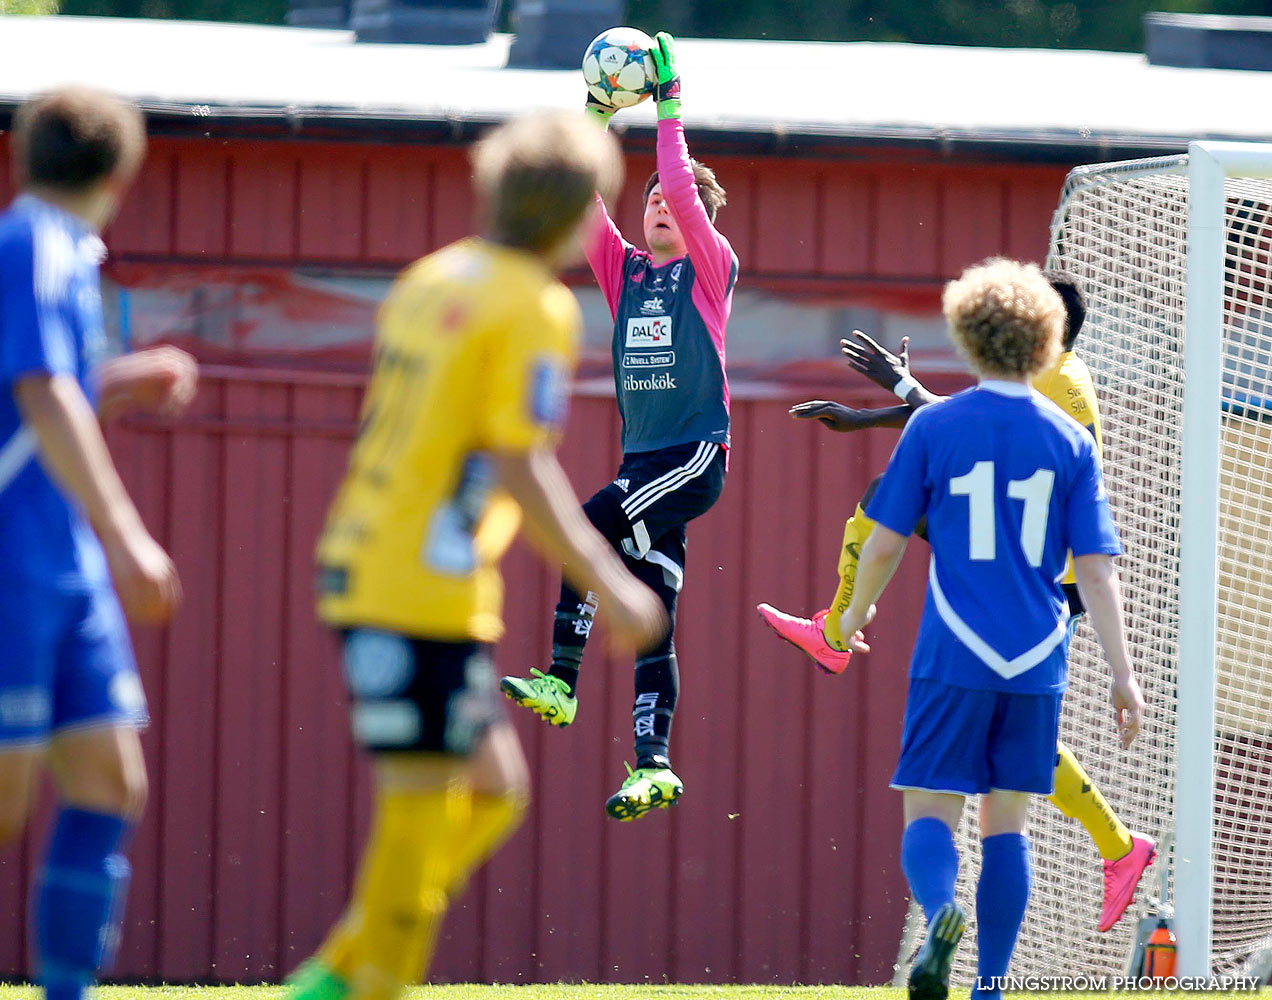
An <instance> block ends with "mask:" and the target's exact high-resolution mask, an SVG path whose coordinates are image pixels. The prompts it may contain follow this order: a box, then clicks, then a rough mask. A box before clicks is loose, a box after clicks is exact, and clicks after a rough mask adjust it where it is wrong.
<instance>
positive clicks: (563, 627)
mask: <svg viewBox="0 0 1272 1000" xmlns="http://www.w3.org/2000/svg"><path fill="white" fill-rule="evenodd" d="M595 619H596V594H594V593H593V592H592V591H590V590H589V591H588V592H587V596H586V597H580V596H579V594H578V593H577V592H576V591H575V590H574V589H573V588H571V587H570V586H569V585H568V584H564V583H563V584H562V585H561V600H560V603H558V604H557V608H556V615H555V617H554V618H553V623H552V666H551V667H550V668H549V670H548V673H549V674H551V675H552V676H553V677H559V678H561V680H563V681H565V683H566V684H567V685H569V688H570V694H574V689H575V688H576V687H577V686H578V683H579V668H580V667H581V666H582V665H583V649H584V647H585V646H586V645H587V639H588V636H589V635H591V634H592V623H593V622H594V621H595Z"/></svg>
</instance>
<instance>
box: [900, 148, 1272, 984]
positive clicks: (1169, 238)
mask: <svg viewBox="0 0 1272 1000" xmlns="http://www.w3.org/2000/svg"><path fill="white" fill-rule="evenodd" d="M1048 265H1049V266H1051V267H1055V268H1058V269H1061V270H1064V271H1068V272H1069V273H1071V274H1073V275H1074V277H1075V278H1077V280H1078V282H1079V283H1080V284H1081V286H1082V289H1083V291H1084V293H1085V295H1086V299H1087V307H1088V314H1087V322H1086V326H1085V327H1084V330H1083V333H1082V337H1081V339H1080V340H1079V341H1078V345H1077V351H1078V353H1079V355H1080V356H1081V357H1082V358H1083V359H1084V360H1085V361H1086V362H1087V364H1088V365H1089V366H1090V368H1091V371H1092V375H1093V377H1094V380H1095V385H1096V391H1097V394H1098V396H1099V401H1100V408H1101V414H1102V417H1103V431H1104V468H1105V477H1106V480H1107V484H1108V491H1109V498H1110V504H1111V506H1112V508H1113V513H1114V518H1115V520H1116V521H1117V524H1118V528H1119V531H1120V532H1121V534H1122V541H1123V545H1124V547H1125V554H1124V555H1123V556H1122V557H1121V559H1119V561H1118V567H1119V573H1120V575H1121V578H1122V588H1123V595H1124V599H1125V603H1126V608H1127V633H1128V644H1129V645H1130V649H1131V655H1132V659H1133V662H1134V664H1135V667H1136V669H1137V672H1138V673H1139V674H1140V679H1141V684H1142V685H1143V687H1144V690H1145V697H1146V699H1147V701H1148V704H1149V715H1148V718H1147V721H1146V725H1145V728H1144V732H1143V733H1142V734H1141V736H1140V738H1139V740H1137V742H1136V745H1135V746H1134V747H1132V748H1131V750H1129V751H1124V750H1122V748H1121V747H1120V744H1119V742H1118V739H1117V734H1116V731H1115V730H1114V726H1113V716H1112V708H1111V706H1110V705H1109V701H1108V685H1109V674H1108V668H1107V665H1106V664H1105V661H1104V657H1103V654H1102V652H1101V650H1100V647H1099V644H1098V642H1097V641H1096V639H1095V636H1094V633H1093V632H1092V630H1091V629H1090V627H1089V626H1088V625H1085V624H1084V625H1082V626H1080V628H1079V630H1078V632H1077V634H1076V635H1075V637H1074V640H1073V643H1072V645H1071V648H1070V688H1069V693H1068V695H1067V696H1066V699H1065V711H1064V718H1063V720H1062V725H1061V739H1062V740H1063V741H1064V742H1065V743H1066V744H1068V745H1069V747H1070V748H1071V749H1072V750H1073V752H1074V754H1075V756H1076V757H1077V759H1078V761H1079V762H1080V763H1081V764H1082V765H1083V766H1084V767H1085V768H1086V769H1087V771H1088V772H1089V773H1090V775H1091V777H1092V780H1093V781H1094V782H1095V784H1096V785H1097V786H1098V787H1099V788H1100V789H1101V790H1102V791H1103V792H1104V794H1105V797H1106V798H1107V799H1108V800H1109V802H1110V804H1111V805H1112V807H1113V809H1114V810H1115V811H1116V812H1117V813H1118V814H1119V816H1120V817H1121V818H1122V819H1123V821H1124V822H1125V823H1126V824H1127V825H1128V826H1129V827H1130V828H1131V829H1132V830H1134V831H1137V832H1140V833H1143V834H1145V835H1148V836H1151V837H1153V838H1155V839H1156V840H1157V842H1158V843H1159V844H1169V843H1172V842H1173V846H1172V847H1171V848H1170V849H1169V850H1163V851H1162V852H1161V853H1160V854H1159V857H1158V859H1157V861H1156V863H1155V864H1154V866H1153V867H1152V868H1151V869H1150V870H1149V873H1148V874H1147V875H1146V876H1145V877H1144V879H1143V880H1142V882H1141V883H1140V886H1139V889H1138V891H1137V895H1136V903H1135V904H1134V905H1133V906H1132V908H1131V909H1130V911H1128V913H1127V915H1126V916H1125V917H1124V918H1123V920H1122V921H1121V923H1119V924H1118V925H1117V926H1116V927H1115V928H1114V929H1113V930H1112V931H1111V932H1109V933H1107V934H1101V933H1099V932H1098V931H1097V930H1096V928H1095V923H1096V917H1097V915H1098V913H1099V909H1100V901H1101V895H1102V888H1103V885H1102V880H1101V865H1100V858H1099V856H1098V854H1097V852H1096V851H1095V849H1094V846H1093V844H1092V842H1091V839H1090V838H1089V836H1088V835H1087V834H1086V832H1085V831H1084V830H1082V828H1081V827H1080V826H1079V825H1078V824H1077V823H1076V822H1075V821H1074V820H1072V819H1069V818H1067V817H1065V816H1063V815H1062V814H1061V813H1060V812H1059V810H1058V809H1056V808H1055V807H1053V806H1052V805H1050V804H1048V803H1045V802H1042V801H1038V802H1037V803H1036V804H1035V805H1034V807H1033V809H1032V811H1031V817H1030V827H1031V831H1032V834H1033V843H1034V853H1035V878H1034V892H1033V898H1032V900H1031V903H1030V908H1029V913H1028V915H1027V917H1026V921H1025V926H1024V928H1023V930H1022V933H1021V937H1020V941H1019V944H1018V946H1017V950H1016V957H1015V959H1014V960H1013V963H1012V972H1013V974H1021V975H1055V976H1066V975H1068V976H1072V975H1087V976H1092V977H1098V976H1119V975H1123V974H1124V973H1125V971H1126V961H1127V957H1128V955H1129V954H1130V951H1131V949H1132V946H1133V938H1134V933H1135V929H1136V925H1137V923H1138V920H1139V918H1140V917H1141V916H1143V915H1145V914H1146V913H1149V912H1154V911H1156V910H1158V908H1159V907H1160V910H1161V912H1162V913H1173V916H1174V921H1175V924H1174V925H1175V932H1176V935H1177V938H1178V944H1179V964H1178V972H1179V974H1180V975H1186V976H1204V975H1208V974H1212V973H1213V974H1231V973H1237V972H1241V971H1243V970H1245V969H1248V968H1249V965H1250V962H1251V959H1252V956H1255V955H1256V954H1257V953H1260V952H1263V953H1264V954H1265V955H1267V956H1272V143H1269V144H1263V143H1221V142H1198V143H1193V144H1191V145H1190V147H1189V152H1188V154H1187V155H1181V156H1172V157H1160V158H1155V159H1147V160H1135V161H1128V162H1122V163H1107V164H1094V165H1091V166H1085V167H1079V168H1077V169H1075V170H1073V171H1071V172H1070V174H1069V176H1068V178H1067V180H1066V182H1065V185H1064V188H1063V191H1062V193H1061V197H1060V203H1059V207H1058V209H1057V211H1056V213H1055V217H1054V220H1053V224H1052V232H1051V244H1050V252H1049V255H1048ZM972 813H973V810H970V809H969V810H967V815H965V817H964V821H963V825H962V827H961V828H960V831H959V837H958V841H959V850H960V854H961V856H962V858H963V864H962V866H961V871H960V881H959V896H960V901H961V902H962V903H963V904H964V905H965V906H966V907H967V908H968V910H969V912H971V911H972V910H973V909H974V894H975V883H976V878H977V876H978V875H979V853H980V852H979V838H978V837H977V835H976V832H975V816H974V815H972ZM905 950H906V949H905V948H904V947H903V952H904V951H905ZM975 952H976V949H975V935H974V933H971V932H969V934H968V935H967V937H965V938H964V944H963V946H962V947H961V948H960V950H959V954H958V957H957V961H956V968H955V973H956V978H957V979H958V980H960V981H961V982H970V981H971V979H972V978H973V977H974V975H975ZM906 957H907V956H906V955H905V954H903V955H902V961H904V960H905V958H906Z"/></svg>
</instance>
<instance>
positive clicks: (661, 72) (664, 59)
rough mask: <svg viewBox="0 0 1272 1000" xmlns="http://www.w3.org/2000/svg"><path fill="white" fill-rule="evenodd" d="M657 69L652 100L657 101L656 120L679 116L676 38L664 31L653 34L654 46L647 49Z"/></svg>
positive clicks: (678, 75)
mask: <svg viewBox="0 0 1272 1000" xmlns="http://www.w3.org/2000/svg"><path fill="white" fill-rule="evenodd" d="M649 55H650V58H652V59H653V60H654V69H655V70H657V71H658V82H657V83H655V84H654V100H655V101H657V102H658V120H659V121H662V120H663V119H664V118H679V117H680V74H679V73H678V72H677V71H676V40H675V39H674V38H672V37H671V35H670V34H669V33H668V32H666V31H660V32H658V34H656V35H655V36H654V47H653V48H652V49H650V50H649Z"/></svg>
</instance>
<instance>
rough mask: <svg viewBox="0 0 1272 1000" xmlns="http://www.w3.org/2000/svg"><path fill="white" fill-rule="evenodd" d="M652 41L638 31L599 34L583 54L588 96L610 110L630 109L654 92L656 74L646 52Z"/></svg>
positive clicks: (629, 30)
mask: <svg viewBox="0 0 1272 1000" xmlns="http://www.w3.org/2000/svg"><path fill="white" fill-rule="evenodd" d="M653 47H654V40H653V39H652V38H650V37H649V36H648V35H647V34H645V33H644V32H643V31H641V30H640V29H638V28H610V29H609V30H608V31H602V32H601V33H600V34H599V35H597V36H596V37H595V38H594V39H592V44H591V45H589V46H588V47H587V52H585V53H584V54H583V79H584V80H585V81H586V83H587V89H588V91H589V92H591V94H592V97H593V98H595V99H596V100H598V101H600V102H601V103H602V104H604V105H605V106H606V107H610V108H630V107H631V106H632V105H633V104H639V103H640V102H641V101H643V100H644V99H645V98H646V97H648V96H649V95H650V94H652V93H653V92H654V83H655V82H656V81H657V79H658V75H657V73H656V71H655V70H654V60H653V58H652V57H651V56H650V55H649V50H650V49H652V48H653Z"/></svg>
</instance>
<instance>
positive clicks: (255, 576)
mask: <svg viewBox="0 0 1272 1000" xmlns="http://www.w3.org/2000/svg"><path fill="white" fill-rule="evenodd" d="M289 395H290V392H289V389H288V387H287V386H285V385H259V384H258V385H254V384H252V383H250V382H247V383H239V382H235V383H230V384H228V385H227V386H226V389H225V396H226V399H225V405H226V411H227V412H228V413H233V414H235V415H236V417H237V418H238V419H243V420H246V421H249V422H250V426H251V427H253V428H254V429H256V430H257V431H258V432H257V433H240V434H233V433H230V434H225V435H223V436H221V437H220V445H221V450H222V454H223V456H224V457H223V462H224V470H225V471H224V477H225V504H224V506H223V508H222V510H221V511H220V524H219V533H220V536H221V572H222V573H223V574H224V580H225V584H224V586H223V591H224V595H225V596H224V600H223V606H222V612H221V620H220V647H221V657H220V669H219V670H218V671H217V686H218V695H219V699H220V700H219V707H220V713H219V718H218V720H217V722H218V741H217V750H218V753H217V760H216V775H217V785H218V786H219V787H221V788H233V789H235V794H233V795H223V796H219V797H218V805H219V808H218V810H217V815H216V841H215V853H214V859H215V863H216V878H217V881H218V882H219V883H226V882H234V883H240V882H241V883H242V884H245V885H255V886H267V885H269V886H273V885H278V883H279V875H280V871H279V857H280V848H281V831H280V822H279V821H280V817H281V812H282V808H281V801H280V792H281V790H282V774H281V744H282V740H281V738H280V737H281V732H280V724H281V721H282V678H283V674H282V669H281V668H282V663H283V635H284V633H285V631H286V628H287V624H288V621H287V616H286V603H285V599H284V595H285V592H286V591H285V579H286V565H285V559H284V558H282V556H283V555H284V552H283V551H282V545H283V543H284V541H285V539H286V537H287V524H288V520H289V514H290V510H291V507H292V504H293V503H294V500H293V498H292V497H291V496H290V495H289V494H288V490H287V474H288V454H287V450H288V441H287V438H286V437H285V436H284V435H282V434H278V433H259V431H272V430H274V429H275V428H278V427H280V426H285V425H286V424H287V421H288V417H289V413H288V406H287V403H288V397H289ZM262 557H264V558H262ZM278 912H279V900H278V894H277V893H262V894H260V895H259V896H257V897H256V898H253V897H252V896H251V895H249V894H247V893H229V894H226V895H218V896H217V908H216V918H215V927H214V936H213V941H214V949H215V953H214V959H215V961H216V969H217V975H218V977H219V978H221V979H225V980H231V981H236V980H239V981H246V980H253V979H271V978H277V977H278V976H280V975H281V972H282V970H281V969H280V968H279V958H278V923H279V921H278Z"/></svg>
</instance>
